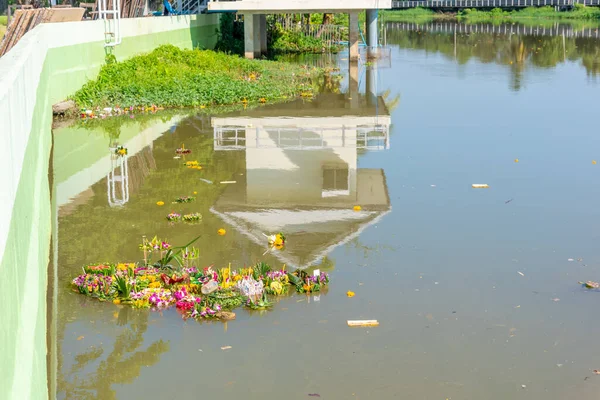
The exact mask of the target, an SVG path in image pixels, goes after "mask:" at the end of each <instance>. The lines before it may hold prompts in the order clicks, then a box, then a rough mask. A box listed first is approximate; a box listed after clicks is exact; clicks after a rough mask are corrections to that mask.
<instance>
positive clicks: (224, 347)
mask: <svg viewBox="0 0 600 400" xmlns="http://www.w3.org/2000/svg"><path fill="white" fill-rule="evenodd" d="M230 348H231V346H223V347H221V350H229V349H230Z"/></svg>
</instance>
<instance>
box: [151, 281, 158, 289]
mask: <svg viewBox="0 0 600 400" xmlns="http://www.w3.org/2000/svg"><path fill="white" fill-rule="evenodd" d="M148 287H149V288H150V289H159V288H160V282H150V283H149V284H148Z"/></svg>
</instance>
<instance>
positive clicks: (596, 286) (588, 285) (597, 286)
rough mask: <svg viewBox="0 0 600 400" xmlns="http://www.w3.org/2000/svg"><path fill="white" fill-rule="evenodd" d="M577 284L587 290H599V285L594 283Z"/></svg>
mask: <svg viewBox="0 0 600 400" xmlns="http://www.w3.org/2000/svg"><path fill="white" fill-rule="evenodd" d="M579 284H581V285H583V286H585V287H586V288H588V289H599V288H600V283H598V282H594V281H587V282H579Z"/></svg>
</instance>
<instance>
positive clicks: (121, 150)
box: [118, 149, 127, 156]
mask: <svg viewBox="0 0 600 400" xmlns="http://www.w3.org/2000/svg"><path fill="white" fill-rule="evenodd" d="M118 153H119V155H121V156H124V155H126V154H127V149H119V150H118Z"/></svg>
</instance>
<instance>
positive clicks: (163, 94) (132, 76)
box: [73, 45, 322, 107]
mask: <svg viewBox="0 0 600 400" xmlns="http://www.w3.org/2000/svg"><path fill="white" fill-rule="evenodd" d="M319 73H322V71H320V70H314V69H313V71H312V72H309V71H307V69H306V68H304V67H303V66H301V65H297V64H287V63H281V62H275V61H259V60H246V59H243V58H240V57H238V56H234V55H228V54H223V53H217V52H214V51H210V50H182V49H180V48H178V47H175V46H172V45H165V46H160V47H158V48H157V49H155V50H154V51H152V52H151V53H148V54H143V55H139V56H136V57H133V58H130V59H128V60H125V61H123V62H117V63H112V64H107V65H105V66H103V67H102V69H101V70H100V73H99V74H98V78H97V79H96V80H93V81H90V82H88V83H86V84H85V85H84V86H83V87H82V88H81V89H80V90H79V91H77V92H76V93H75V94H74V95H73V100H74V101H75V102H76V103H77V105H78V106H80V107H96V106H101V107H102V106H116V105H119V106H121V107H129V106H148V105H157V106H162V107H195V106H209V105H225V104H235V103H244V104H245V103H248V102H250V103H252V102H259V101H261V102H264V101H269V102H270V101H277V100H281V99H285V98H290V97H296V96H298V95H300V94H302V93H305V92H310V91H311V90H312V84H313V78H315V77H316V76H317V75H318V74H319Z"/></svg>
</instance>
